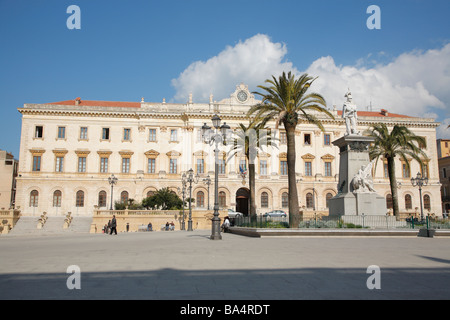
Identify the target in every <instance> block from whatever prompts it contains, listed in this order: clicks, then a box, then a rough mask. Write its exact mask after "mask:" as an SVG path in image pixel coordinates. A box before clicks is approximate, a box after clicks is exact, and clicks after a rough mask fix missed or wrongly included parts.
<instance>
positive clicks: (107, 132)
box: [102, 128, 109, 140]
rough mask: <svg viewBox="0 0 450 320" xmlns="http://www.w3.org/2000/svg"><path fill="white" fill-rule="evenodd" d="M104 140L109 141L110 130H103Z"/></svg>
mask: <svg viewBox="0 0 450 320" xmlns="http://www.w3.org/2000/svg"><path fill="white" fill-rule="evenodd" d="M102 140H109V128H103V129H102Z"/></svg>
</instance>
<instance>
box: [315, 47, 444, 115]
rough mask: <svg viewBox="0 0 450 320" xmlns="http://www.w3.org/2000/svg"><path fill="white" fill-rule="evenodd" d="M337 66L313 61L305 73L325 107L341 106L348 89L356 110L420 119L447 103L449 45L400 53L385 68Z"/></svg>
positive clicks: (326, 60)
mask: <svg viewBox="0 0 450 320" xmlns="http://www.w3.org/2000/svg"><path fill="white" fill-rule="evenodd" d="M358 65H359V66H358V67H356V66H337V65H336V64H335V62H334V59H333V58H332V57H330V56H328V57H322V58H320V59H317V60H316V61H314V62H313V63H312V64H311V66H310V67H309V68H308V69H307V70H306V72H307V73H309V74H311V75H315V76H319V79H317V81H316V83H315V85H314V90H315V91H317V92H320V93H321V94H323V95H324V96H325V98H326V99H327V101H328V103H329V104H336V105H338V106H340V105H342V102H343V101H344V94H345V92H346V90H347V88H350V90H351V92H352V96H353V98H354V100H355V102H356V104H357V105H358V107H359V108H361V109H364V108H365V107H366V106H368V105H369V104H370V102H372V107H373V108H374V109H381V108H384V109H388V110H389V111H391V112H394V113H400V114H405V115H411V116H420V115H423V114H425V113H429V112H430V111H429V108H430V107H435V108H441V109H444V108H446V107H448V102H450V94H449V90H448V88H449V87H450V44H449V45H447V46H445V47H443V48H442V49H441V50H429V51H426V52H411V53H404V54H402V55H400V56H399V57H397V58H396V59H394V60H393V61H392V62H391V63H389V64H386V65H375V66H374V67H372V68H365V67H361V66H360V65H361V61H358Z"/></svg>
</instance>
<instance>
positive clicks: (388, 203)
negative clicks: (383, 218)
mask: <svg viewBox="0 0 450 320" xmlns="http://www.w3.org/2000/svg"><path fill="white" fill-rule="evenodd" d="M386 208H387V209H393V208H394V203H393V202H392V195H391V194H390V193H388V195H387V196H386Z"/></svg>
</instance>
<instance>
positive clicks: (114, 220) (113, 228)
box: [110, 215, 117, 235]
mask: <svg viewBox="0 0 450 320" xmlns="http://www.w3.org/2000/svg"><path fill="white" fill-rule="evenodd" d="M116 228H117V222H116V216H115V215H113V218H112V220H111V233H110V235H111V234H112V233H113V231H114V234H116V235H117V229H116Z"/></svg>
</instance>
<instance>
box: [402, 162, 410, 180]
mask: <svg viewBox="0 0 450 320" xmlns="http://www.w3.org/2000/svg"><path fill="white" fill-rule="evenodd" d="M402 168H403V178H409V177H410V173H409V168H408V167H407V166H406V163H403V164H402Z"/></svg>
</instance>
